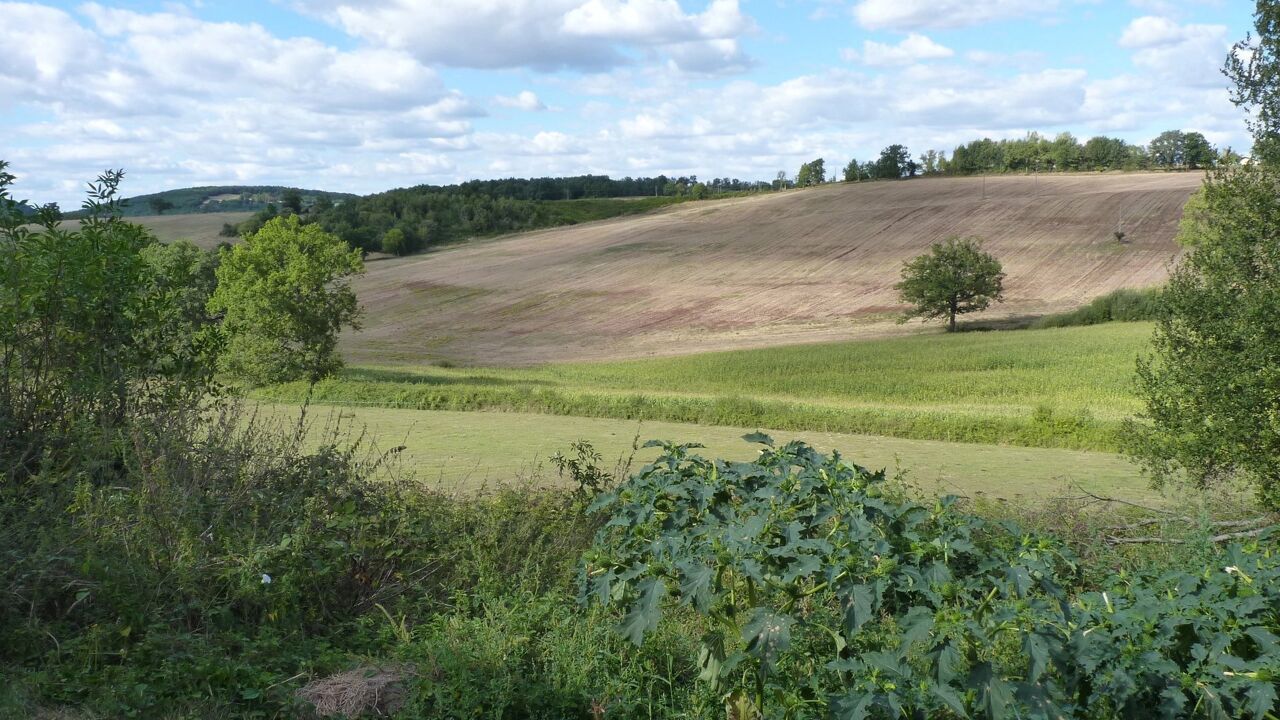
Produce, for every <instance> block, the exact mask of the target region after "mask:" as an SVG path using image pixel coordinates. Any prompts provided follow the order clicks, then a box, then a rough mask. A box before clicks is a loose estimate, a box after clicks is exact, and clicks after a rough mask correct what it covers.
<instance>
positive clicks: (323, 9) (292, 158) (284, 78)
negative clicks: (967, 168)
mask: <svg viewBox="0 0 1280 720" xmlns="http://www.w3.org/2000/svg"><path fill="white" fill-rule="evenodd" d="M1251 14H1252V4H1251V3H1247V2H1242V1H1240V0H1130V1H1128V2H1125V1H1111V0H430V1H429V2H427V1H422V2H410V1H409V0H365V1H363V2H354V1H352V0H297V1H296V2H295V1H286V0H280V1H279V2H274V3H271V2H239V1H237V2H212V1H206V2H186V3H183V2H117V3H87V4H86V3H74V2H50V3H43V4H31V3H4V2H0V47H4V48H6V51H5V53H3V54H2V55H3V56H2V57H0V159H7V160H9V161H10V162H11V163H12V168H11V169H12V171H13V172H14V173H15V174H17V175H18V176H19V187H18V192H17V194H18V195H19V196H20V197H27V198H31V199H33V200H36V201H41V202H47V201H57V202H60V203H63V204H64V205H75V204H77V203H78V201H79V194H80V188H82V187H83V183H84V181H85V180H88V179H90V178H92V177H93V176H94V175H95V174H97V173H98V172H100V171H101V170H102V169H104V168H107V167H123V168H125V169H126V171H127V172H128V175H127V180H126V191H127V192H128V193H129V194H140V193H145V192H152V191H155V190H160V189H165V188H172V187H184V186H190V185H204V184H233V183H234V184H249V183H252V184H288V185H300V186H305V187H318V188H326V189H332V190H345V191H351V192H362V193H363V192H373V191H377V190H383V189H387V188H391V187H398V186H405V185H413V184H419V183H433V184H440V183H449V182H455V181H459V180H465V179H469V178H488V177H506V176H513V175H514V176H531V175H536V176H540V175H567V174H580V173H586V172H592V173H608V174H611V175H615V176H625V175H632V176H639V175H657V174H659V173H666V174H669V175H671V174H696V175H699V176H701V177H712V176H716V177H720V176H731V177H741V178H747V179H765V178H771V177H773V176H774V175H775V174H776V173H777V171H778V170H785V171H787V172H788V173H792V174H794V172H795V171H796V169H797V168H798V166H799V164H800V163H801V162H804V161H807V160H810V159H813V158H815V157H822V158H825V159H826V160H827V163H828V167H837V166H842V165H843V164H844V163H846V162H847V161H848V160H849V158H851V157H857V158H860V159H863V160H866V159H871V158H873V157H874V156H875V155H876V154H877V153H878V151H879V149H880V148H882V147H884V146H885V145H888V144H890V143H903V144H906V145H907V146H908V147H909V148H910V149H911V150H912V151H913V153H915V154H920V153H922V152H924V151H925V150H928V149H938V150H943V151H947V152H948V153H949V152H950V150H951V149H952V148H953V147H954V146H955V145H956V144H958V143H960V142H964V141H966V140H969V139H972V138H976V137H982V136H988V137H993V138H1000V137H1016V136H1021V135H1023V134H1025V133H1026V132H1028V131H1038V132H1041V133H1046V134H1051V135H1052V134H1056V133H1058V132H1063V131H1069V132H1072V133H1074V134H1076V135H1077V136H1078V137H1080V138H1082V139H1084V138H1087V137H1089V136H1092V135H1095V134H1107V135H1114V136H1118V137H1122V138H1124V139H1126V140H1129V141H1131V142H1136V143H1145V142H1147V141H1148V140H1150V139H1151V138H1152V137H1154V136H1155V135H1156V134H1158V133H1159V132H1160V131H1162V130H1166V129H1171V128H1182V129H1187V130H1198V131H1200V132H1203V133H1204V134H1205V135H1206V136H1207V137H1209V139H1210V140H1211V141H1212V142H1214V143H1215V144H1218V145H1220V146H1226V145H1231V146H1234V147H1236V148H1237V149H1240V148H1244V147H1247V144H1248V139H1247V134H1246V133H1245V131H1244V125H1243V117H1242V115H1241V113H1240V112H1239V111H1238V110H1236V109H1235V108H1234V107H1233V106H1232V105H1231V104H1230V102H1229V101H1228V99H1227V91H1226V87H1225V80H1224V79H1223V78H1222V77H1221V75H1219V74H1218V67H1220V66H1221V64H1222V60H1223V58H1224V57H1225V56H1226V53H1227V52H1228V49H1229V47H1230V45H1231V43H1232V42H1234V41H1236V40H1238V39H1240V38H1242V37H1243V36H1244V34H1245V32H1246V31H1247V30H1248V29H1249V28H1250V25H1251Z"/></svg>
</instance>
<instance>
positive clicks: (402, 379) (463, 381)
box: [342, 367, 556, 387]
mask: <svg viewBox="0 0 1280 720" xmlns="http://www.w3.org/2000/svg"><path fill="white" fill-rule="evenodd" d="M342 377H343V378H345V379H347V380H362V381H365V382H385V383H405V384H409V385H491V386H507V387H510V386H516V385H540V386H549V385H555V384H556V383H553V382H551V381H549V380H533V379H529V380H510V379H507V378H496V377H490V376H486V375H428V374H424V373H421V372H409V371H405V370H390V369H384V368H361V367H356V368H346V369H344V370H343V371H342Z"/></svg>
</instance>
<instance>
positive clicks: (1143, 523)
mask: <svg viewBox="0 0 1280 720" xmlns="http://www.w3.org/2000/svg"><path fill="white" fill-rule="evenodd" d="M1269 520H1271V518H1268V517H1256V518H1252V519H1250V520H1216V521H1213V522H1210V523H1207V525H1208V526H1209V527H1216V528H1229V527H1253V526H1255V525H1260V524H1261V523H1264V522H1267V521H1269ZM1174 521H1177V522H1184V523H1189V524H1195V523H1198V522H1200V520H1199V519H1198V518H1193V517H1189V516H1186V515H1176V516H1173V517H1163V518H1151V519H1150V520H1140V521H1138V522H1135V523H1130V524H1128V525H1112V526H1110V527H1107V528H1103V529H1104V530H1137V529H1138V528H1143V527H1150V526H1152V525H1159V524H1160V523H1164V522H1174Z"/></svg>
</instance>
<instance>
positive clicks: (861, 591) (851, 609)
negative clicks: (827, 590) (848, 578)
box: [844, 585, 871, 637]
mask: <svg viewBox="0 0 1280 720" xmlns="http://www.w3.org/2000/svg"><path fill="white" fill-rule="evenodd" d="M870 619H871V588H869V587H867V586H866V585H854V586H853V587H852V588H849V590H848V591H847V592H846V594H845V596H844V631H845V634H846V635H849V636H851V637H852V636H853V635H855V634H857V632H858V630H859V629H860V628H861V627H862V626H863V625H866V624H867V621H868V620H870Z"/></svg>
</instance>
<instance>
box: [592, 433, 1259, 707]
mask: <svg viewBox="0 0 1280 720" xmlns="http://www.w3.org/2000/svg"><path fill="white" fill-rule="evenodd" d="M746 439H748V440H750V441H755V442H760V443H763V444H765V445H766V446H767V447H766V449H765V450H763V451H762V452H761V455H760V458H759V459H758V460H757V461H756V462H754V463H726V462H723V461H715V462H711V461H708V460H704V459H702V458H700V457H698V456H696V455H692V454H690V452H689V450H690V449H691V446H688V445H671V444H664V446H663V447H664V449H665V454H664V455H663V456H662V457H660V458H659V459H658V460H657V461H655V462H654V463H653V464H651V465H649V466H647V467H645V468H644V469H642V470H641V471H640V473H638V474H637V475H636V476H635V477H633V478H632V479H631V480H630V481H629V482H627V483H626V484H624V485H622V486H621V487H619V488H618V489H617V490H616V491H615V492H613V493H611V494H609V495H606V496H604V497H602V498H601V499H600V500H599V501H598V502H597V503H596V504H595V508H596V509H598V510H600V511H602V512H604V513H605V514H606V516H607V518H608V522H607V523H606V525H605V527H604V528H603V529H601V531H600V533H599V534H598V535H597V538H596V541H595V544H594V547H593V549H592V550H591V551H590V552H588V553H587V554H586V555H585V556H584V563H583V568H582V572H581V575H580V578H581V579H580V590H579V592H580V596H581V597H582V598H583V599H584V600H590V601H594V602H598V603H600V604H601V605H605V606H617V607H619V608H620V610H621V611H622V612H623V613H624V615H623V617H622V620H621V623H620V625H619V632H620V633H621V634H623V635H624V636H626V637H628V638H629V639H630V640H631V641H632V642H634V643H636V644H637V645H640V644H642V643H643V642H644V640H645V638H646V636H647V635H648V634H649V633H651V632H653V631H654V630H655V629H657V628H659V627H660V626H661V620H662V617H663V615H664V613H665V611H666V609H667V607H669V606H670V605H673V604H676V603H678V604H679V605H681V606H688V607H690V608H692V609H693V611H695V612H697V613H698V614H700V615H702V616H703V617H705V618H706V619H707V622H708V624H709V625H710V627H709V630H708V632H707V633H706V634H705V635H704V636H703V640H702V643H703V645H702V650H701V652H700V655H699V658H700V660H699V662H700V665H701V668H702V674H701V675H700V678H701V679H702V680H704V681H706V682H707V683H708V684H709V685H710V686H711V687H712V688H713V689H715V690H716V691H717V692H718V693H720V694H721V696H722V697H723V698H724V699H725V702H726V705H727V706H730V707H733V708H737V709H738V712H737V714H736V716H738V717H813V716H820V715H823V714H829V716H832V717H838V718H865V717H900V716H904V715H905V716H907V717H954V716H958V717H986V718H1005V717H1046V718H1047V717H1082V718H1083V717H1114V716H1120V717H1136V716H1140V715H1141V716H1147V715H1148V714H1149V713H1150V712H1152V711H1153V710H1155V711H1157V712H1159V713H1160V715H1161V716H1164V717H1173V718H1177V717H1192V716H1196V715H1198V714H1201V713H1203V714H1206V715H1208V716H1210V717H1228V716H1245V715H1248V716H1252V717H1263V716H1264V715H1265V714H1266V713H1268V712H1270V711H1271V710H1272V709H1273V708H1274V706H1275V700H1276V680H1277V678H1276V676H1275V672H1274V668H1275V667H1276V663H1277V662H1280V638H1277V636H1276V634H1275V633H1276V632H1277V630H1280V614H1277V611H1276V609H1275V608H1276V604H1275V603H1276V601H1277V600H1280V594H1278V593H1280V590H1278V589H1277V588H1278V586H1277V585H1276V584H1275V581H1276V580H1280V562H1277V560H1276V558H1275V557H1274V556H1273V555H1272V553H1271V552H1270V551H1266V550H1263V551H1254V552H1246V551H1244V550H1242V549H1240V548H1234V549H1233V550H1231V551H1230V552H1229V553H1228V556H1227V558H1228V559H1227V560H1226V562H1227V563H1228V564H1227V566H1226V568H1225V570H1223V569H1218V568H1212V569H1207V570H1205V571H1203V572H1200V571H1190V572H1177V571H1174V572H1169V573H1162V574H1161V575H1158V576H1157V575H1145V574H1142V575H1135V576H1133V577H1129V578H1123V579H1122V582H1121V583H1120V584H1119V586H1118V587H1113V588H1111V589H1109V590H1107V591H1104V592H1100V593H1095V592H1086V593H1083V594H1081V595H1078V596H1076V597H1071V596H1069V595H1068V594H1067V588H1069V587H1071V586H1072V584H1073V583H1074V578H1075V574H1076V565H1075V562H1074V560H1073V558H1072V556H1071V555H1070V553H1068V552H1066V551H1065V550H1064V549H1063V548H1062V547H1061V546H1060V545H1058V544H1057V543H1055V542H1054V541H1052V540H1050V539H1048V538H1043V537H1037V536H1035V535H1030V534H1026V533H1024V532H1022V531H1021V530H1019V529H1018V528H1017V527H1015V526H1012V525H1008V524H991V523H988V522H986V521H983V520H982V519H980V518H977V517H974V516H971V515H966V514H964V513H961V512H958V511H957V510H956V509H955V507H954V501H953V500H952V499H943V500H940V501H937V502H934V503H931V504H918V503H914V502H910V501H906V500H903V499H901V498H900V497H897V496H895V494H894V493H893V492H892V491H891V490H889V489H888V488H887V487H886V483H885V478H884V475H883V473H871V472H868V471H867V470H865V469H864V468H861V467H858V466H856V465H851V464H849V463H847V462H845V461H844V460H842V459H841V458H840V457H839V455H831V456H824V455H821V454H819V453H817V452H815V451H814V450H812V449H811V448H809V447H807V446H805V445H803V444H800V443H790V444H787V445H785V446H782V447H774V446H773V442H772V440H771V439H770V438H768V437H767V436H763V435H759V434H756V435H749V436H747V438H746ZM824 711H825V712H824ZM732 714H733V711H731V715H732Z"/></svg>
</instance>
